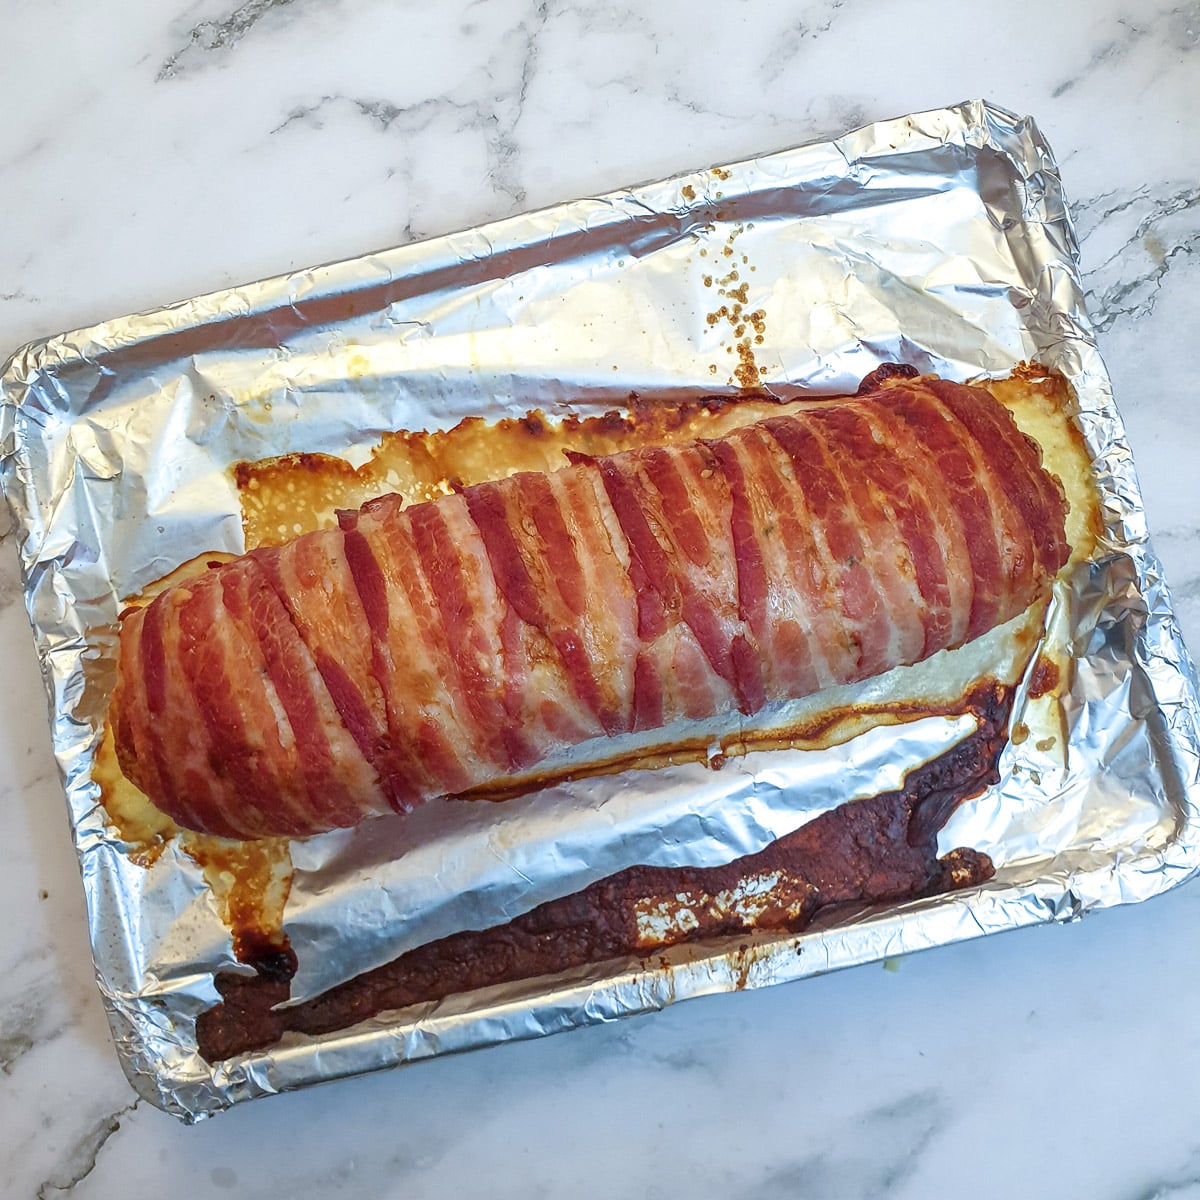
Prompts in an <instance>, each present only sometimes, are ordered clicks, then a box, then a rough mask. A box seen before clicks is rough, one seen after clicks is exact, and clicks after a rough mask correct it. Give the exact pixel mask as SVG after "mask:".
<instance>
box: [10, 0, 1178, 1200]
mask: <svg viewBox="0 0 1200 1200" xmlns="http://www.w3.org/2000/svg"><path fill="white" fill-rule="evenodd" d="M4 53H5V55H6V58H7V62H6V64H5V71H4V72H3V73H2V74H0V100H3V107H4V111H5V112H7V113H8V114H10V119H9V120H7V121H6V122H4V123H3V126H2V127H0V184H2V185H3V189H2V191H0V196H2V197H3V199H2V200H0V204H2V205H3V215H4V220H3V222H2V224H0V347H3V348H4V349H5V350H8V349H13V348H15V347H16V346H17V345H18V344H20V343H21V342H23V341H26V340H28V339H30V338H32V337H35V336H40V335H43V334H46V333H49V332H52V331H55V330H58V329H64V328H70V327H74V326H77V325H81V324H84V323H87V322H90V321H94V320H98V319H102V318H104V317H106V316H111V315H113V314H116V313H121V312H125V311H130V310H134V309H138V308H145V307H150V306H153V305H156V304H159V303H163V302H166V301H169V300H171V299H175V298H178V297H180V296H185V295H190V294H193V293H196V292H200V291H205V290H210V289H213V288H216V287H222V286H226V285H229V284H232V283H235V282H237V281H239V280H245V279H251V278H256V277H259V276H263V275H267V274H273V273H276V272H279V271H282V270H287V269H290V268H293V267H298V266H303V265H306V264H309V263H314V262H320V261H328V260H330V259H335V258H339V257H344V256H349V255H353V254H357V253H361V252H363V251H365V250H368V249H370V248H372V247H375V246H382V245H389V244H393V243H396V242H398V241H402V240H405V239H408V238H413V237H422V236H426V235H430V234H434V233H439V232H444V231H447V230H451V229H454V228H460V227H463V226H468V225H472V224H475V223H477V222H479V221H482V220H486V219H490V218H494V217H498V216H503V215H506V214H508V213H511V212H514V211H517V210H519V209H522V208H527V207H533V206H537V205H541V204H545V203H549V202H552V201H554V200H558V199H563V198H567V197H571V196H576V195H582V194H588V193H592V192H596V191H601V190H607V189H610V188H612V187H615V186H619V185H621V184H624V183H629V182H634V181H637V180H640V179H645V178H651V177H658V176H663V175H666V174H668V173H671V172H673V171H678V170H682V169H686V168H689V167H693V166H698V165H702V164H705V163H709V162H718V161H722V160H727V159H731V158H739V157H744V156H746V155H748V154H753V153H754V152H756V151H758V150H763V149H770V148H775V147H779V146H784V145H788V144H792V143H795V142H798V141H802V140H807V139H809V138H813V137H817V136H822V135H825V134H829V133H833V132H839V131H841V130H842V129H845V128H847V127H850V126H853V125H856V124H859V123H861V122H863V121H865V120H870V119H873V118H877V117H886V116H892V115H895V114H897V113H900V112H905V111H912V110H915V109H920V108H927V107H932V106H938V105H943V104H947V103H952V102H954V101H957V100H960V99H962V98H965V97H967V96H977V95H984V96H987V97H988V98H990V99H993V100H995V101H997V102H999V103H1002V104H1005V105H1007V106H1008V107H1010V108H1014V109H1018V110H1022V111H1027V112H1031V113H1033V114H1034V115H1035V116H1036V117H1037V118H1038V120H1039V123H1040V124H1041V126H1042V128H1043V130H1044V131H1045V132H1046V133H1047V135H1048V136H1049V137H1050V139H1051V141H1052V143H1053V144H1054V146H1055V149H1056V151H1057V153H1058V156H1059V160H1060V163H1061V164H1062V167H1063V170H1064V175H1065V179H1066V184H1067V188H1068V192H1069V194H1070V196H1071V197H1072V199H1073V201H1074V204H1073V211H1074V213H1075V216H1076V219H1077V223H1078V228H1079V232H1080V235H1081V240H1082V247H1083V255H1084V268H1085V274H1086V281H1087V285H1088V289H1089V302H1090V304H1091V306H1092V311H1093V315H1094V317H1095V319H1096V322H1097V326H1098V328H1099V329H1100V330H1101V331H1102V334H1101V338H1102V340H1101V348H1102V350H1103V351H1104V353H1105V356H1106V361H1107V363H1108V366H1109V369H1110V371H1111V373H1112V376H1113V380H1114V385H1115V388H1116V394H1117V397H1118V401H1119V403H1120V404H1121V407H1122V411H1123V413H1124V415H1125V418H1126V422H1127V424H1128V427H1129V431H1130V438H1131V441H1132V444H1133V447H1134V451H1135V455H1136V457H1137V461H1138V464H1139V471H1140V475H1141V478H1142V481H1143V486H1144V489H1145V493H1146V502H1147V510H1148V513H1149V517H1150V521H1151V528H1152V531H1153V534H1154V538H1155V544H1156V547H1157V549H1158V551H1159V553H1160V554H1161V555H1162V557H1163V559H1164V561H1165V565H1166V569H1167V572H1168V577H1169V579H1170V580H1171V582H1172V584H1173V586H1174V590H1175V594H1176V597H1177V602H1178V607H1179V611H1180V615H1181V619H1182V621H1183V624H1184V630H1185V633H1187V634H1188V635H1189V636H1190V638H1191V640H1192V642H1193V643H1200V521H1198V519H1197V515H1196V513H1197V499H1198V497H1200V481H1198V479H1197V471H1196V467H1195V456H1196V453H1197V449H1198V447H1200V419H1198V418H1197V414H1196V406H1195V404H1194V401H1193V399H1192V396H1193V393H1194V385H1193V384H1192V383H1191V379H1192V378H1193V377H1194V373H1195V369H1196V368H1195V343H1196V342H1197V338H1198V336H1200V286H1198V285H1200V137H1197V135H1196V120H1197V113H1198V112H1200V4H1197V3H1195V2H1192V3H1182V4H1173V3H1170V2H1169V0H1168V2H1167V3H1153V2H1152V3H1148V4H1144V5H1134V6H1130V5H1126V4H1122V3H1119V2H1118V0H1100V2H1099V3H1086V2H1085V0H1072V2H1069V3H1062V4H1058V5H1054V6H1048V5H1045V4H1042V3H1035V2H1033V0H1014V2H1012V3H1008V4H1005V5H999V4H990V3H989V4H980V5H962V4H952V3H950V2H949V0H897V3H894V4H892V5H889V6H882V5H878V4H871V3H867V0H813V2H802V3H797V4H784V5H780V4H771V3H769V2H768V0H741V2H739V3H730V2H728V0H727V2H726V3H722V4H716V3H709V2H707V0H700V2H696V0H692V2H689V3H686V4H685V3H683V2H682V0H665V2H664V3H661V4H656V5H653V6H649V5H640V4H633V3H632V2H625V3H620V2H610V3H602V2H595V3H587V4H571V3H535V2H532V0H495V2H493V3H488V4H486V5H485V4H478V3H476V4H468V3H460V2H457V0H456V2H452V3H446V4H442V5H427V6H424V7H422V8H420V9H418V8H416V7H415V6H408V5H390V4H386V3H384V2H383V0H340V2H337V3H335V2H326V0H246V2H244V3H241V4H238V3H233V2H231V0H199V2H196V3H189V4H167V5H162V4H155V3H151V0H128V2H127V3H125V4H123V5H121V6H92V7H91V8H86V9H82V10H67V9H65V8H63V6H60V5H57V4H45V5H38V6H25V7H24V8H22V9H21V11H20V12H13V13H11V14H9V21H8V22H7V25H6V38H5V49H4ZM17 596H18V580H17V573H16V566H15V555H14V554H13V551H12V549H11V539H8V540H4V539H0V665H2V667H3V679H4V686H3V687H2V688H0V811H2V812H3V814H4V828H5V832H6V836H5V838H4V839H3V840H0V913H3V914H4V918H5V919H4V921H3V923H2V924H0V1129H3V1130H4V1131H5V1135H4V1137H3V1138H0V1195H4V1196H5V1197H8V1196H12V1197H46V1198H49V1197H62V1196H72V1197H84V1198H87V1197H99V1198H108V1197H116V1196H121V1197H127V1196H140V1195H148V1194H154V1193H156V1192H162V1191H166V1190H173V1191H181V1190H182V1191H183V1192H185V1193H186V1194H188V1195H189V1196H196V1197H222V1196H230V1195H237V1196H248V1197H258V1196H261V1197H268V1196H270V1197H276V1196H296V1197H299V1198H301V1200H305V1198H307V1197H325V1196H334V1195H336V1196H347V1197H392V1196H395V1197H401V1196H403V1197H405V1198H406V1200H407V1198H412V1197H423V1196H429V1197H435V1196H439V1197H440V1196H446V1195H464V1196H468V1195H478V1196H489V1197H509V1196H511V1197H517V1196H520V1197H537V1196H560V1195H570V1196H580V1197H582V1196H613V1195H616V1196H622V1197H624V1196H630V1197H673V1196H677V1195H688V1196H689V1197H696V1198H699V1200H702V1198H704V1197H709V1196H712V1197H754V1198H758V1197H764V1198H765V1197H774V1196H780V1197H791V1196H813V1197H819V1198H824V1197H835V1198H836V1197H850V1198H858V1197H863V1198H865V1197H887V1198H888V1200H892V1198H898V1200H915V1198H917V1197H928V1196H931V1195H941V1194H945V1193H946V1190H947V1186H948V1185H947V1181H955V1182H956V1183H962V1182H963V1181H968V1182H967V1184H964V1187H965V1191H966V1194H970V1195H973V1196H979V1197H997V1198H999V1197H1007V1196H1014V1195H1016V1196H1023V1197H1036V1196H1087V1197H1090V1198H1095V1200H1151V1198H1157V1197H1162V1198H1170V1200H1185V1198H1188V1197H1193V1196H1197V1195H1200V1131H1198V1130H1197V1127H1196V1123H1195V1120H1194V1110H1195V1105H1194V1095H1195V1090H1196V1084H1195V1081H1196V1079H1197V1078H1198V1077H1200V1034H1197V1032H1196V1023H1195V1021H1194V1019H1193V1017H1192V1013H1193V1011H1194V1009H1195V1000H1194V997H1195V996H1196V993H1197V986H1196V985H1198V984H1200V950H1198V949H1197V948H1196V946H1197V939H1196V938H1195V929H1196V927H1197V921H1198V919H1200V890H1198V889H1197V888H1196V887H1195V886H1192V887H1189V888H1185V889H1183V890H1181V891H1179V892H1177V893H1174V894H1172V895H1170V896H1167V897H1164V898H1163V899H1161V900H1159V901H1156V902H1154V903H1152V904H1148V905H1145V906H1142V907H1139V908H1134V909H1128V910H1121V911H1116V912H1111V913H1105V914H1102V915H1100V916H1098V917H1096V918H1094V919H1091V920H1089V921H1086V922H1083V923H1081V924H1080V925H1078V926H1074V927H1069V928H1065V929H1058V928H1054V929H1045V930H1035V931H1029V932H1024V933H1019V934H1013V935H1010V936H1008V937H1005V938H995V939H988V940H985V941H983V942H978V943H973V944H969V945H963V946H958V947H952V948H947V949H945V950H940V951H937V952H934V953H931V954H928V955H924V956H920V957H917V958H909V959H905V960H902V961H901V962H900V963H899V965H898V969H897V970H894V971H885V970H882V969H880V968H878V967H875V968H863V969H860V970H856V971H852V972H848V973H844V974H841V975H837V976H830V977H826V978H823V979H817V980H812V981H808V982H806V983H803V984H800V985H794V986H789V987H784V988H779V989H771V990H768V991H764V992H759V993H746V994H743V995H736V996H726V997H716V998H714V999H712V1000H704V1001H696V1002H693V1003H690V1004H688V1005H684V1006H680V1007H679V1008H677V1009H674V1010H670V1011H667V1012H664V1013H662V1014H659V1015H657V1016H654V1017H650V1018H645V1019H642V1020H638V1021H634V1022H627V1023H624V1024H622V1025H618V1026H609V1027H602V1028H596V1029H588V1030H582V1031H579V1032H577V1033H573V1034H571V1035H569V1036H565V1037H558V1038H552V1039H547V1040H545V1041H542V1042H536V1043H529V1044H523V1045H517V1046H508V1047H500V1048H497V1049H495V1050H488V1051H483V1052H479V1053H476V1054H472V1055H469V1056H464V1057H460V1058H456V1059H446V1060H441V1061H437V1062H433V1063H429V1064H424V1065H420V1066H417V1067H412V1068H407V1069H405V1070H403V1071H400V1072H393V1073H391V1074H387V1075H381V1076H376V1077H372V1078H367V1079H359V1080H355V1081H350V1082H346V1083H341V1084H335V1085H330V1086H328V1087H325V1088H321V1089H317V1090H314V1091H311V1092H308V1093H305V1094H301V1095H294V1096H287V1097H281V1098H279V1099H275V1100H271V1101H266V1102H262V1103H260V1104H255V1105H251V1106H248V1107H246V1108H244V1109H241V1110H236V1111H235V1112H233V1113H231V1114H228V1115H226V1116H223V1117H221V1118H219V1119H218V1120H216V1121H213V1122H209V1123H207V1124H205V1125H202V1126H199V1127H197V1128H195V1129H184V1128H182V1127H180V1126H178V1125H176V1124H175V1123H174V1122H173V1121H171V1120H170V1119H169V1118H166V1117H164V1116H163V1115H162V1114H161V1113H158V1112H157V1111H155V1110H153V1109H151V1108H148V1107H147V1106H146V1105H144V1104H136V1103H134V1098H133V1094H132V1093H131V1092H130V1090H129V1088H128V1085H127V1084H126V1082H125V1080H124V1079H123V1077H122V1076H121V1074H120V1070H119V1068H118V1066H117V1062H116V1058H115V1055H114V1054H113V1053H112V1050H111V1047H110V1046H109V1044H108V1033H107V1027H106V1024H105V1020H104V1016H103V1013H102V1010H101V1006H100V1001H99V997H98V995H97V994H96V991H95V988H94V985H93V983H92V978H91V965H90V961H89V958H88V951H87V938H86V928H85V922H86V917H85V913H84V909H83V903H82V896H81V893H80V888H79V881H78V872H77V869H76V866H75V861H74V857H73V855H72V853H71V849H70V843H69V839H68V837H67V834H66V823H65V820H64V805H63V798H62V795H61V790H60V787H59V783H58V779H57V775H56V772H55V768H54V765H53V761H52V759H51V757H50V753H49V739H48V735H47V731H46V720H45V708H44V702H43V693H42V690H41V684H40V679H39V676H38V668H37V662H36V658H35V656H34V653H33V649H32V644H31V640H30V638H29V632H28V625H27V622H26V618H25V614H24V611H23V609H22V607H21V605H20V604H19V603H18V602H16V598H17Z"/></svg>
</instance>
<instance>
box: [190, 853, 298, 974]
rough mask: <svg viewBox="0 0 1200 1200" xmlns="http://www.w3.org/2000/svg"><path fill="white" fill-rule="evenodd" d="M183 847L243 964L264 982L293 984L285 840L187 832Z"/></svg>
mask: <svg viewBox="0 0 1200 1200" xmlns="http://www.w3.org/2000/svg"><path fill="white" fill-rule="evenodd" d="M180 844H181V845H182V847H183V850H184V852H185V853H186V854H187V855H188V857H189V858H191V859H192V860H193V861H194V862H195V863H196V864H197V866H199V867H200V869H201V870H202V871H203V873H204V881H205V882H206V883H207V884H208V886H209V889H210V891H211V892H212V895H213V899H214V900H215V901H216V902H217V906H218V910H219V912H220V915H221V920H222V922H223V923H224V924H225V927H226V928H227V929H228V930H229V931H230V933H231V934H232V935H233V952H234V954H235V955H236V957H237V960H238V962H243V963H247V964H248V965H249V966H252V967H254V969H255V970H256V971H257V972H258V974H259V975H260V976H261V977H263V978H264V979H274V980H282V979H291V977H292V976H293V975H294V974H295V973H296V955H295V952H294V951H293V950H292V948H291V945H290V943H289V942H288V938H287V934H286V933H284V931H283V910H284V908H285V906H286V905H287V898H288V892H289V891H290V890H291V886H292V856H291V851H290V849H289V843H288V841H287V839H286V838H260V839H259V840H258V841H253V842H234V841H227V840H225V839H224V838H217V837H209V836H207V835H205V834H198V833H192V832H191V831H190V830H185V831H183V833H182V836H181V839H180Z"/></svg>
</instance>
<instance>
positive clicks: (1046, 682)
mask: <svg viewBox="0 0 1200 1200" xmlns="http://www.w3.org/2000/svg"><path fill="white" fill-rule="evenodd" d="M1059 675H1060V672H1059V669H1058V663H1056V662H1054V661H1053V660H1052V659H1049V658H1047V657H1046V656H1045V655H1044V654H1039V655H1038V660H1037V662H1036V663H1034V666H1033V671H1032V672H1031V674H1030V676H1029V688H1028V692H1029V698H1030V699H1031V700H1036V699H1037V698H1038V697H1039V696H1049V695H1052V694H1053V693H1054V692H1055V691H1057V690H1058V684H1059Z"/></svg>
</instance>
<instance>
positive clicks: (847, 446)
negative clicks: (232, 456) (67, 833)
mask: <svg viewBox="0 0 1200 1200" xmlns="http://www.w3.org/2000/svg"><path fill="white" fill-rule="evenodd" d="M568 457H569V458H570V465H568V466H566V467H564V468H563V469H562V470H560V471H558V472H555V473H553V474H550V475H536V474H528V473H526V474H518V475H514V476H511V477H509V478H506V479H501V480H497V481H495V482H490V483H483V484H478V485H475V486H472V487H467V488H462V489H460V491H459V493H458V494H456V495H452V496H447V497H444V498H442V499H439V500H435V501H431V502H428V503H425V504H420V505H416V506H413V507H411V508H408V509H405V508H403V506H402V504H401V501H400V499H399V498H398V497H395V496H386V497H380V498H379V499H377V500H374V501H371V502H370V503H368V504H367V505H364V507H363V508H362V509H361V510H360V511H359V512H356V513H343V514H341V515H340V525H341V527H340V528H339V529H334V530H327V531H322V532H318V533H312V534H307V535H305V536H304V537H301V538H298V539H296V541H294V542H292V543H290V544H289V545H287V546H285V547H282V548H280V549H277V550H263V551H256V552H254V553H252V554H250V555H247V556H246V557H244V558H242V559H239V560H235V561H234V562H232V563H228V564H225V565H223V566H219V567H216V568H215V569H214V570H211V571H210V572H209V573H208V574H207V575H206V576H204V577H202V578H200V579H198V580H192V581H189V582H188V583H186V584H181V585H180V586H179V587H177V588H174V589H171V590H169V591H166V592H164V593H163V594H162V595H161V596H159V597H158V598H157V599H156V600H155V601H154V602H153V603H152V604H150V605H149V606H148V607H147V608H145V609H139V610H134V611H132V612H130V613H129V614H127V615H126V617H125V618H124V621H123V625H122V631H121V641H122V654H121V662H120V669H119V679H118V687H117V691H116V693H115V694H114V698H113V707H114V712H113V729H114V734H115V737H116V741H117V750H118V755H119V759H120V762H121V765H122V769H123V770H124V771H125V772H126V774H127V775H128V776H129V777H130V778H131V779H132V780H133V781H134V782H135V783H137V784H138V785H139V786H140V787H142V788H143V790H145V791H146V792H147V793H148V794H149V795H150V796H151V797H152V798H153V799H154V800H155V801H156V802H157V803H158V804H159V805H160V806H161V807H162V808H163V809H164V810H165V811H166V812H168V813H169V814H170V815H171V816H172V817H174V818H175V819H176V820H177V821H179V822H180V823H182V824H185V825H188V826H190V827H192V828H196V829H201V830H205V831H208V832H216V833H220V834H224V835H226V836H237V837H258V836H265V835H272V834H291V835H297V834H311V833H316V832H319V831H321V830H325V829H330V828H334V827H338V826H348V825H352V824H354V823H356V822H357V821H359V820H361V819H363V818H364V817H367V816H370V815H373V814H376V813H385V812H390V811H396V810H399V811H405V810H407V809H409V808H411V807H413V806H414V805H415V804H418V803H420V802H421V801H423V800H425V799H428V798H430V797H433V796H437V795H442V794H453V793H455V792H461V791H466V790H468V789H470V788H476V787H484V786H494V785H497V784H502V783H504V782H505V781H507V780H509V779H512V778H515V777H520V776H521V775H522V773H523V772H526V771H528V770H530V769H531V768H536V767H537V766H538V765H539V764H543V763H545V762H546V761H547V760H549V759H551V758H552V757H553V756H554V755H556V754H558V753H560V752H562V751H565V750H570V749H572V748H574V747H577V746H584V747H585V753H590V752H591V751H590V750H587V749H586V748H594V753H593V754H592V760H593V761H603V760H604V759H605V758H606V757H609V756H610V755H611V753H613V751H611V750H609V749H608V745H609V738H611V737H613V736H616V735H621V734H624V733H627V732H630V731H633V732H637V733H643V734H644V733H646V732H652V731H654V730H656V729H661V728H664V727H667V726H671V725H672V724H673V723H675V722H678V721H697V720H705V719H708V718H711V717H715V716H721V715H724V714H731V713H734V712H737V711H741V712H742V713H746V714H753V713H755V712H758V711H759V710H761V709H762V708H764V707H765V706H766V705H768V704H772V703H777V702H780V701H784V700H788V699H793V698H798V697H801V696H804V695H808V694H809V693H811V692H814V691H818V690H820V689H821V688H823V687H827V686H830V685H833V684H846V683H853V682H856V681H858V680H860V679H863V678H866V677H868V676H871V675H874V674H878V673H880V672H882V671H886V670H889V669H890V668H892V667H895V666H899V665H903V664H908V663H912V662H916V661H919V660H920V659H923V658H927V657H928V656H929V655H931V654H934V653H936V652H937V651H939V650H942V649H945V648H949V647H953V646H957V645H960V644H962V643H963V642H964V641H966V640H969V639H971V638H974V637H976V636H978V635H979V634H981V633H983V632H985V631H986V630H987V629H990V628H992V627H993V626H995V625H996V624H998V623H1000V622H1002V621H1006V620H1008V619H1010V618H1012V617H1014V616H1016V615H1017V614H1018V613H1020V612H1022V611H1024V609H1026V608H1027V607H1028V606H1029V605H1030V604H1032V603H1033V602H1034V601H1037V600H1039V599H1041V598H1043V597H1044V596H1045V595H1046V593H1047V591H1048V588H1049V586H1050V582H1051V580H1052V578H1053V576H1054V574H1055V573H1056V572H1057V571H1058V570H1059V568H1060V567H1061V566H1062V565H1063V563H1064V562H1065V561H1066V559H1067V557H1068V553H1069V548H1068V546H1067V544H1066V539H1065V533H1064V523H1065V510H1066V502H1065V500H1064V498H1063V494H1062V490H1061V488H1060V487H1059V485H1058V482H1057V480H1055V479H1053V477H1051V476H1049V475H1048V474H1047V473H1046V472H1045V471H1044V470H1043V469H1042V467H1041V461H1040V454H1039V451H1038V449H1037V447H1036V445H1035V444H1034V443H1033V442H1032V441H1030V440H1029V439H1028V438H1026V437H1025V436H1024V435H1023V434H1021V433H1020V431H1019V430H1018V429H1017V427H1016V425H1015V424H1014V422H1013V420H1012V418H1011V417H1010V416H1009V414H1008V413H1007V411H1006V410H1005V409H1004V408H1003V407H1002V406H1001V405H1000V404H999V403H997V402H996V401H995V400H994V399H993V398H992V397H991V396H990V395H989V394H988V393H987V392H985V391H982V390H980V389H976V388H970V387H964V386H962V385H959V384H950V383H945V382H943V381H941V380H933V379H915V380H912V379H906V380H897V379H893V380H889V381H888V382H887V383H886V384H884V385H883V386H882V387H881V388H879V389H877V390H875V391H871V392H868V393H866V394H863V395H860V396H856V397H852V398H849V399H844V400H838V401H826V402H822V403H814V404H811V405H807V406H804V407H801V408H800V409H799V410H798V411H796V412H794V413H792V414H790V415H786V416H784V415H780V416H775V417H771V418H769V419H767V420H765V421H762V422H759V423H758V424H756V425H749V426H746V427H744V428H741V429H737V430H735V431H734V432H732V433H730V434H728V435H727V436H725V437H723V438H718V439H713V440H703V441H696V442H689V443H681V444H677V445H672V446H666V447H652V448H647V449H639V450H630V451H625V452H622V453H620V454H613V455H609V456H605V457H600V458H590V457H587V456H582V455H569V456H568ZM666 737H667V735H666V734H664V738H666ZM640 744H644V739H643V742H642V743H640ZM660 748H662V747H660Z"/></svg>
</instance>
